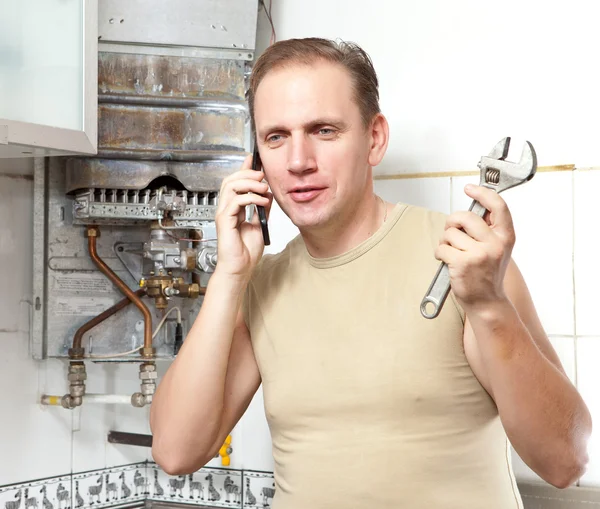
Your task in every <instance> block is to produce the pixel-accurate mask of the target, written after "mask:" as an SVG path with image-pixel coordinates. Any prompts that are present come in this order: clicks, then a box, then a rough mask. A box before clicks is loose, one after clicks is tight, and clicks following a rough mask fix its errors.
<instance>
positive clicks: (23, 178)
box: [0, 173, 33, 332]
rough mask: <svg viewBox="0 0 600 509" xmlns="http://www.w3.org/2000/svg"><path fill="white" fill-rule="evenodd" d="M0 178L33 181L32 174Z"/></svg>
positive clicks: (5, 174) (7, 175)
mask: <svg viewBox="0 0 600 509" xmlns="http://www.w3.org/2000/svg"><path fill="white" fill-rule="evenodd" d="M0 178H6V179H13V180H29V181H33V175H16V174H12V173H0ZM0 332H1V331H0Z"/></svg>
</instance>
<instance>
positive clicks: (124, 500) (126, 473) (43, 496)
mask: <svg viewBox="0 0 600 509" xmlns="http://www.w3.org/2000/svg"><path fill="white" fill-rule="evenodd" d="M274 494H275V484H274V481H273V475H272V473H270V472H261V471H256V470H236V469H229V468H202V469H200V470H199V471H197V472H195V473H194V474H191V475H185V476H169V475H167V474H166V473H165V472H164V471H162V470H161V469H160V468H159V467H158V466H157V465H156V464H155V463H152V462H142V463H133V464H130V465H125V466H118V467H113V468H107V469H101V470H90V471H88V472H81V473H77V474H73V475H63V476H58V477H50V478H46V479H40V480H36V481H28V482H25V483H20V484H13V485H9V486H0V507H2V506H3V507H4V509H37V508H38V507H40V508H41V509H67V508H72V509H91V508H103V507H104V508H105V507H113V506H116V505H124V504H127V505H129V504H133V503H135V502H141V501H144V500H153V501H159V502H161V501H162V502H175V503H178V504H189V505H196V506H202V507H239V508H242V507H243V508H257V507H262V508H264V507H270V505H271V502H272V500H273V495H274Z"/></svg>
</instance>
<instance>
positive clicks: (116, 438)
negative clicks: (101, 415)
mask: <svg viewBox="0 0 600 509" xmlns="http://www.w3.org/2000/svg"><path fill="white" fill-rule="evenodd" d="M108 442H109V443H111V444H124V445H137V446H140V447H152V435H142V434H140V433H126V432H124V431H109V432H108Z"/></svg>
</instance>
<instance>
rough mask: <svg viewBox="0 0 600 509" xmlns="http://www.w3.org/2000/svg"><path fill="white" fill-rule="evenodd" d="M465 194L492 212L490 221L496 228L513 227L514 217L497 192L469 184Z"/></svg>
mask: <svg viewBox="0 0 600 509" xmlns="http://www.w3.org/2000/svg"><path fill="white" fill-rule="evenodd" d="M465 193H466V194H467V196H470V197H471V198H473V199H474V200H477V201H478V202H479V203H481V205H483V206H484V207H485V208H486V209H487V210H488V211H489V212H490V219H491V220H492V222H493V224H494V226H499V227H502V226H507V227H512V217H511V214H510V210H509V209H508V205H507V204H506V202H505V201H504V199H503V198H502V196H500V195H499V194H498V193H497V192H496V191H494V190H492V189H488V188H487V187H483V186H475V185H473V184H468V185H467V186H465Z"/></svg>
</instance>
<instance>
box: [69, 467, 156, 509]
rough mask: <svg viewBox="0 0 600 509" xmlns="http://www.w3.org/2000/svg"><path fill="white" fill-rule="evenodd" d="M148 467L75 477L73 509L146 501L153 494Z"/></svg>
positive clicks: (111, 470) (103, 470) (77, 475)
mask: <svg viewBox="0 0 600 509" xmlns="http://www.w3.org/2000/svg"><path fill="white" fill-rule="evenodd" d="M146 471H147V465H146V463H134V464H132V465H127V466H125V467H115V468H106V469H102V470H93V471H91V472H85V473H80V474H75V475H73V497H72V504H73V505H72V508H73V509H92V508H96V507H113V506H116V505H121V504H128V503H131V502H136V501H140V500H145V499H146V498H147V496H148V494H149V491H148V476H147V474H146Z"/></svg>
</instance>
